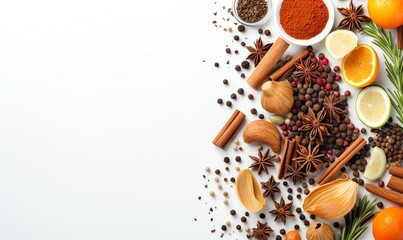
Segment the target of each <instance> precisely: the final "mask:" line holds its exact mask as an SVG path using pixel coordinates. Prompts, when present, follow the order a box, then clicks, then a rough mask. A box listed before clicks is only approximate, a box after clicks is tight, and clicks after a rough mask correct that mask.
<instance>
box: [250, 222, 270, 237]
mask: <svg viewBox="0 0 403 240" xmlns="http://www.w3.org/2000/svg"><path fill="white" fill-rule="evenodd" d="M245 230H246V229H245ZM273 232H274V231H273V229H271V227H269V226H267V222H266V223H261V222H260V221H258V222H257V226H256V228H252V237H254V238H258V239H259V240H267V239H268V236H270V234H271V233H273Z"/></svg>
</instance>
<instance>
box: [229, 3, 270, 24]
mask: <svg viewBox="0 0 403 240" xmlns="http://www.w3.org/2000/svg"><path fill="white" fill-rule="evenodd" d="M266 2H267V13H266V15H265V16H264V17H263V18H262V19H260V20H259V21H257V22H254V23H250V22H246V21H244V20H242V18H241V17H239V15H238V11H237V10H236V6H237V4H238V0H234V1H233V3H232V11H233V12H234V16H235V19H236V20H238V22H240V23H241V24H243V25H245V26H248V27H258V26H262V25H264V24H266V23H267V21H268V20H269V18H270V16H271V14H272V12H273V4H272V2H271V0H266Z"/></svg>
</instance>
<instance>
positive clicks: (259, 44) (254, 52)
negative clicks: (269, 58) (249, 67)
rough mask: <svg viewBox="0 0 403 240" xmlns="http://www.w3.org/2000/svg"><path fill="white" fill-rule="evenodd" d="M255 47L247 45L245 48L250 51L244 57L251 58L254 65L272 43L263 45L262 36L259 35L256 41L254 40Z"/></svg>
mask: <svg viewBox="0 0 403 240" xmlns="http://www.w3.org/2000/svg"><path fill="white" fill-rule="evenodd" d="M254 44H255V47H254V48H253V47H251V46H247V47H246V48H247V49H248V50H249V52H251V54H249V56H247V57H246V59H253V64H255V67H256V66H257V65H258V64H259V62H260V60H262V58H263V57H264V55H265V54H266V53H267V51H269V49H270V48H271V46H272V45H273V43H269V44H266V45H263V41H262V38H261V37H259V39H258V40H256V42H254Z"/></svg>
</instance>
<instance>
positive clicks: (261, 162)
mask: <svg viewBox="0 0 403 240" xmlns="http://www.w3.org/2000/svg"><path fill="white" fill-rule="evenodd" d="M249 157H250V158H251V159H252V160H254V161H255V162H254V163H252V164H251V165H250V166H249V168H255V169H256V168H257V174H258V175H260V173H261V172H262V170H263V171H264V172H265V173H269V172H268V171H267V167H274V164H273V163H272V162H271V161H270V160H271V159H273V158H274V156H271V155H269V149H267V151H266V153H265V154H264V155H262V152H261V151H260V150H259V157H255V156H250V155H249Z"/></svg>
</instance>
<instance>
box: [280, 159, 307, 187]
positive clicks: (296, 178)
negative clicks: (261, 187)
mask: <svg viewBox="0 0 403 240" xmlns="http://www.w3.org/2000/svg"><path fill="white" fill-rule="evenodd" d="M305 176H306V174H305V173H304V172H303V170H302V168H300V167H298V164H295V165H294V167H291V166H290V165H287V175H285V179H288V178H292V181H293V182H294V185H295V183H297V182H302V180H303V179H305Z"/></svg>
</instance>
